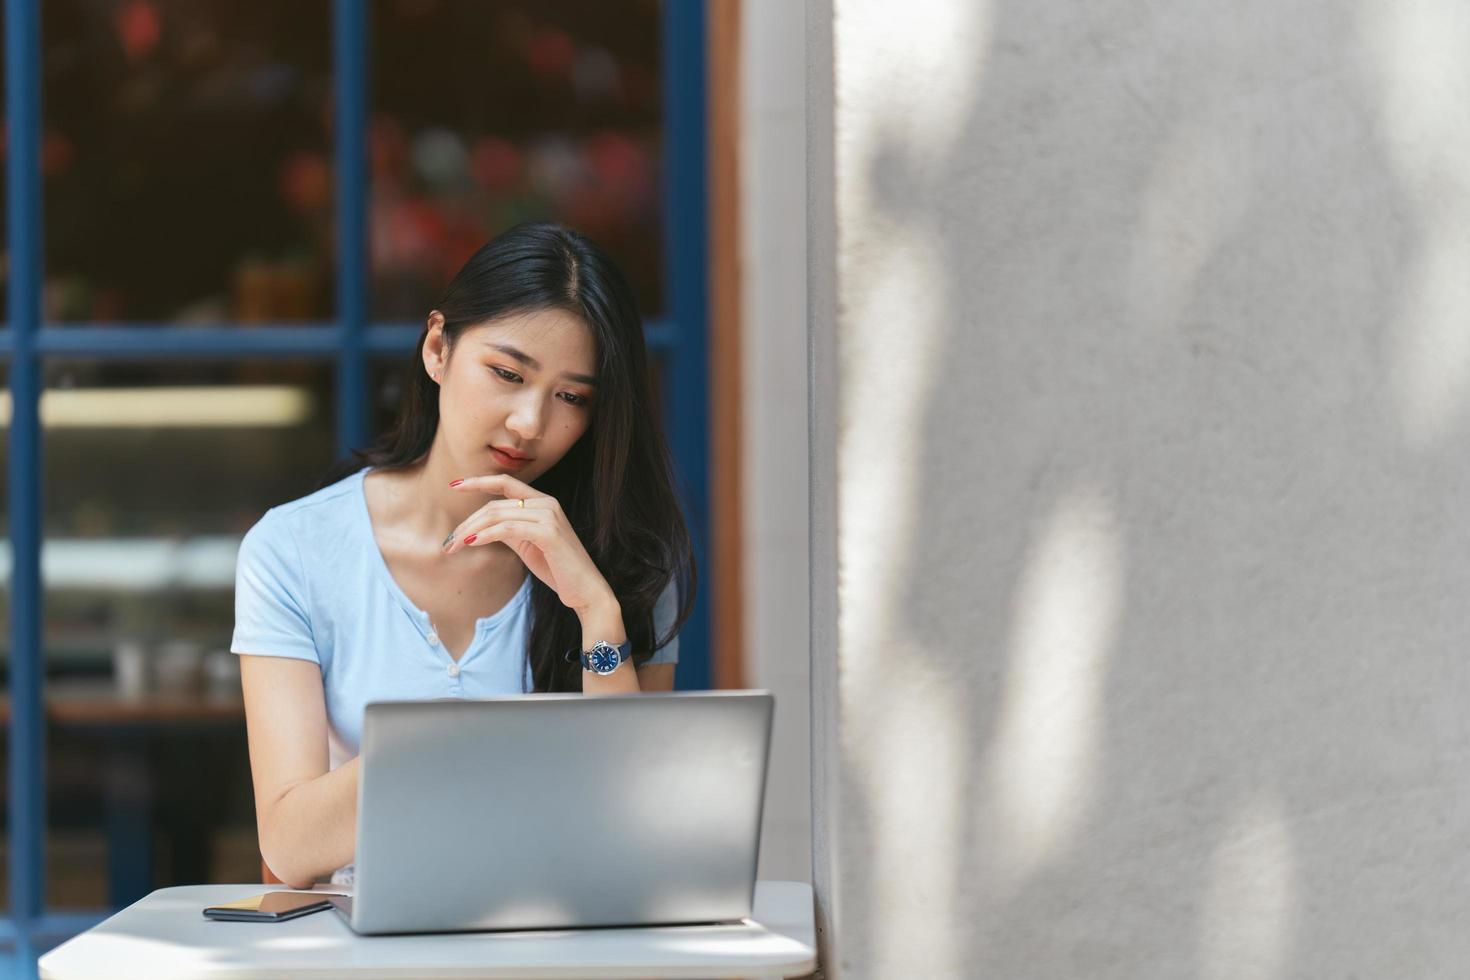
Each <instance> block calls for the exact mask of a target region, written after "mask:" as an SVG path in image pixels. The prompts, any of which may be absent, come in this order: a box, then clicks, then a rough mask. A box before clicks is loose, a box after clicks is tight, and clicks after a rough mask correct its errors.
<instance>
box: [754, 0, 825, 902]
mask: <svg viewBox="0 0 1470 980" xmlns="http://www.w3.org/2000/svg"><path fill="white" fill-rule="evenodd" d="M804 27H805V12H804V10H803V7H802V5H801V4H800V3H788V2H784V0H782V2H771V0H754V2H748V3H744V4H741V56H742V61H741V68H740V74H741V86H742V91H741V93H740V95H741V99H740V102H741V116H740V130H741V137H742V138H741V142H740V176H741V188H740V193H741V216H740V217H741V244H742V254H741V272H742V276H741V282H742V297H741V298H742V306H743V310H744V317H743V324H742V326H743V331H742V336H741V339H742V341H743V345H742V353H743V355H744V363H743V365H742V368H743V382H744V391H743V393H742V398H741V403H742V405H743V419H742V421H743V422H744V432H743V436H744V442H745V450H744V460H743V463H744V474H743V482H744V492H743V493H744V501H745V513H744V515H743V516H744V520H745V531H746V537H745V541H744V549H745V557H746V560H745V583H744V586H745V609H746V616H745V624H744V625H745V637H746V648H747V657H746V664H747V669H748V671H749V676H748V683H749V684H750V685H751V686H752V687H764V688H767V689H769V690H770V691H771V692H772V693H774V694H775V696H776V721H775V730H774V732H773V744H772V751H771V770H770V776H769V780H768V782H767V796H766V811H765V822H764V825H763V827H762V833H761V862H760V876H761V877H762V878H775V879H784V880H794V881H810V880H811V874H812V872H811V866H812V858H811V764H810V755H811V739H810V736H809V728H810V725H811V713H810V710H809V699H810V693H809V688H808V684H807V678H808V674H809V671H810V666H809V664H808V658H807V634H808V631H809V625H808V615H807V568H808V563H807V538H808V525H807V433H806V416H807V387H806V371H807V357H806V355H807V349H806V344H807V341H806V236H805V234H804V233H803V215H804V214H805V211H806V146H805V140H806V104H805V97H804V96H805V93H804V84H805V62H804V59H805V56H806V50H805V46H804Z"/></svg>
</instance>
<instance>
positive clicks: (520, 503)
mask: <svg viewBox="0 0 1470 980" xmlns="http://www.w3.org/2000/svg"><path fill="white" fill-rule="evenodd" d="M516 506H517V507H520V508H521V509H522V510H524V509H525V507H526V502H525V501H524V500H522V499H521V498H520V497H517V498H516Z"/></svg>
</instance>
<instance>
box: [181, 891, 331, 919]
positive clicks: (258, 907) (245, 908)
mask: <svg viewBox="0 0 1470 980" xmlns="http://www.w3.org/2000/svg"><path fill="white" fill-rule="evenodd" d="M331 907H332V903H331V902H330V901H329V900H328V899H326V898H324V897H323V896H322V894H321V893H320V892H266V893H265V894H264V895H256V896H255V897H254V898H244V899H241V900H240V901H238V902H228V903H226V904H224V905H215V906H211V907H210V908H207V909H205V910H204V914H205V916H206V917H207V918H210V919H220V920H223V921H226V922H284V921H285V920H287V919H295V918H298V917H300V916H303V915H310V914H311V913H313V912H320V911H322V910H323V909H329V908H331Z"/></svg>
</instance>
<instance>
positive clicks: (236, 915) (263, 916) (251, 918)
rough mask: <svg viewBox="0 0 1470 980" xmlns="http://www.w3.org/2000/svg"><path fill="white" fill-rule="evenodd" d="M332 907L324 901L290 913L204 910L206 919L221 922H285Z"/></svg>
mask: <svg viewBox="0 0 1470 980" xmlns="http://www.w3.org/2000/svg"><path fill="white" fill-rule="evenodd" d="M331 907H332V903H331V902H327V901H323V902H318V903H317V904H316V905H303V906H301V908H299V909H292V910H291V911H289V912H248V911H242V910H241V909H222V908H208V909H205V910H204V915H205V917H206V918H210V919H216V920H218V921H220V922H285V921H286V920H287V919H299V918H301V917H302V916H303V915H311V914H312V913H313V912H324V911H326V910H327V909H329V908H331Z"/></svg>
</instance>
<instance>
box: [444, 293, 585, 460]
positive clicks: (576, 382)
mask: <svg viewBox="0 0 1470 980" xmlns="http://www.w3.org/2000/svg"><path fill="white" fill-rule="evenodd" d="M443 324H444V319H443V317H442V315H441V314H439V313H438V312H437V311H436V312H435V313H433V314H432V315H431V316H430V318H429V336H428V338H427V339H426V340H425V341H424V366H425V368H426V369H427V370H428V372H429V376H430V377H431V378H432V377H435V376H437V377H438V379H439V431H438V434H437V436H436V437H435V442H436V444H437V445H438V447H439V451H440V452H447V453H448V456H449V461H450V462H451V463H452V464H453V465H452V469H453V470H454V472H455V473H456V474H459V475H461V476H483V475H486V474H490V473H509V474H511V475H512V476H514V477H515V478H516V479H518V480H521V481H522V482H525V483H530V482H531V481H532V480H534V479H536V478H537V477H539V476H541V475H542V474H543V473H545V472H546V471H547V470H549V469H551V468H552V467H553V466H555V465H556V463H557V461H558V460H560V459H561V458H562V457H563V456H565V455H566V453H567V450H569V449H571V448H572V446H573V445H574V444H575V443H576V441H577V440H578V439H580V438H581V437H582V433H584V432H586V431H587V427H588V426H589V425H590V424H591V422H592V410H593V409H592V400H593V396H594V394H595V393H596V390H597V389H596V382H595V377H596V374H597V351H596V345H595V344H594V342H593V339H592V331H591V330H590V329H588V327H587V325H586V324H585V323H584V322H582V320H581V319H580V318H578V317H576V316H574V315H573V314H571V313H568V312H566V311H565V310H540V311H537V312H534V313H518V314H514V315H512V316H508V317H503V318H499V319H495V320H489V321H486V322H485V323H482V324H478V325H476V326H473V327H470V328H468V329H466V330H464V331H462V332H461V333H460V334H459V337H458V339H457V340H456V341H455V343H454V346H453V347H452V348H451V349H448V350H446V349H445V347H444V334H443Z"/></svg>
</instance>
